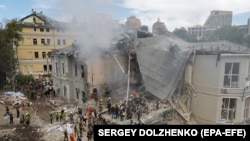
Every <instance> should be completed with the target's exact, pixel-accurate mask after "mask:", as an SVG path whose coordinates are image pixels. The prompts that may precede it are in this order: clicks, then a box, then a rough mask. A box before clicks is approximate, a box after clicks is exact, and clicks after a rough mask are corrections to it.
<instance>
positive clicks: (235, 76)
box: [224, 63, 240, 88]
mask: <svg viewBox="0 0 250 141" xmlns="http://www.w3.org/2000/svg"><path fill="white" fill-rule="evenodd" d="M239 70H240V63H226V64H225V72H224V87H230V88H238V87H239V86H238V81H239Z"/></svg>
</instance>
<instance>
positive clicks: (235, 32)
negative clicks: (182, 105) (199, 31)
mask: <svg viewBox="0 0 250 141" xmlns="http://www.w3.org/2000/svg"><path fill="white" fill-rule="evenodd" d="M214 35H215V36H216V37H217V38H218V39H219V40H228V41H231V42H233V43H237V44H243V41H244V33H243V31H242V30H240V29H239V28H237V27H236V26H229V25H226V26H223V27H221V28H219V29H217V30H216V31H215V32H214Z"/></svg>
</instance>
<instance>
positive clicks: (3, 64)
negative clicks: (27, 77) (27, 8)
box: [0, 19, 23, 87]
mask: <svg viewBox="0 0 250 141" xmlns="http://www.w3.org/2000/svg"><path fill="white" fill-rule="evenodd" d="M21 31H22V27H21V25H20V24H18V22H17V21H16V20H15V19H13V20H11V21H9V22H8V23H7V24H6V27H5V28H4V29H0V52H1V53H0V76H1V77H0V87H2V86H3V84H4V82H5V79H6V78H5V77H6V74H7V73H10V74H15V70H16V68H15V67H16V63H17V60H16V59H15V57H14V53H15V52H14V50H13V45H14V44H15V45H16V46H18V42H19V41H21V40H22V39H23V38H22V35H21V34H20V32H21Z"/></svg>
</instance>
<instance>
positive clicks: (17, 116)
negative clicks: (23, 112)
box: [16, 107, 19, 118]
mask: <svg viewBox="0 0 250 141" xmlns="http://www.w3.org/2000/svg"><path fill="white" fill-rule="evenodd" d="M16 118H19V108H18V107H17V108H16Z"/></svg>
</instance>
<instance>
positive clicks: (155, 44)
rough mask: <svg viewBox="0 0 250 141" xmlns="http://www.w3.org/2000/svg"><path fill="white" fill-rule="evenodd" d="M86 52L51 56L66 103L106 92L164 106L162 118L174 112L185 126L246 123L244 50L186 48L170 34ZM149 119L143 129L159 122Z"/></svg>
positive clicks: (76, 48) (121, 40)
mask: <svg viewBox="0 0 250 141" xmlns="http://www.w3.org/2000/svg"><path fill="white" fill-rule="evenodd" d="M85 48H86V46H85V45H84V43H83V44H73V45H72V46H69V47H66V48H63V49H60V50H55V51H53V52H52V64H53V66H55V67H53V72H52V73H53V74H52V76H53V86H54V88H55V90H56V95H57V96H60V97H62V98H63V99H65V100H66V101H68V102H78V103H80V104H82V103H85V102H86V101H87V100H88V99H92V98H93V93H92V89H93V88H96V89H97V90H98V95H100V96H104V94H105V92H106V91H107V88H108V90H109V92H110V95H111V96H112V97H113V98H116V99H117V100H119V98H120V100H128V95H130V94H131V93H132V91H134V90H135V91H137V92H138V94H140V95H144V96H145V97H147V99H149V100H159V101H165V102H166V101H167V103H168V104H167V105H168V107H170V110H165V111H164V112H168V111H173V110H174V111H175V112H174V113H175V114H177V115H178V116H180V117H181V119H182V120H183V121H184V122H185V123H188V122H189V121H190V120H191V118H192V119H194V120H195V121H196V122H195V123H198V124H199V123H201V124H204V123H205V124H241V123H245V122H247V121H248V120H249V117H250V115H249V106H250V104H249V103H250V102H249V97H250V95H249V89H248V87H249V81H248V80H249V79H250V78H248V77H249V72H250V60H249V57H250V54H249V51H248V49H247V48H246V47H244V46H240V45H237V44H234V43H231V42H227V41H218V42H206V43H205V42H204V43H201V42H199V43H190V42H186V41H184V40H181V39H180V38H178V37H176V36H175V35H174V34H172V33H167V34H164V35H160V36H147V37H144V38H138V37H137V38H131V36H129V34H126V33H122V34H120V35H117V36H116V37H115V38H114V39H113V40H112V41H111V42H110V47H109V48H106V49H103V48H99V47H96V48H92V49H91V50H88V51H87V50H86V49H85ZM128 76H129V77H128ZM164 112H163V111H161V113H164ZM161 113H158V115H159V117H160V116H162V114H161ZM151 117H152V118H155V119H147V122H146V123H149V124H154V123H156V121H155V120H164V118H159V117H158V118H157V117H154V116H152V114H151ZM172 118H175V117H174V116H173V117H172Z"/></svg>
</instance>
